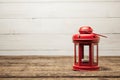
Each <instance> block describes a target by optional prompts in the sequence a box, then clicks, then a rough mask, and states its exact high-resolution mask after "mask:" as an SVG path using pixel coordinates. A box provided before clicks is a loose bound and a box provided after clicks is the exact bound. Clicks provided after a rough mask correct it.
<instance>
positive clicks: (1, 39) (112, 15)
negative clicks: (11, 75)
mask: <svg viewBox="0 0 120 80" xmlns="http://www.w3.org/2000/svg"><path fill="white" fill-rule="evenodd" d="M82 25H89V26H92V27H93V29H94V31H95V32H96V33H102V34H105V35H107V36H108V38H107V39H104V38H101V41H100V52H99V53H100V55H108V56H109V55H119V56H120V47H119V45H120V0H0V55H73V43H72V35H73V34H75V33H77V32H78V29H79V27H80V26H82Z"/></svg>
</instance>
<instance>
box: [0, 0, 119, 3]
mask: <svg viewBox="0 0 120 80" xmlns="http://www.w3.org/2000/svg"><path fill="white" fill-rule="evenodd" d="M61 1H62V2H111V1H114V2H115V1H116V2H119V1H120V0H0V2H1V3H3V2H6V3H8V2H9V3H11V2H28V3H29V2H61Z"/></svg>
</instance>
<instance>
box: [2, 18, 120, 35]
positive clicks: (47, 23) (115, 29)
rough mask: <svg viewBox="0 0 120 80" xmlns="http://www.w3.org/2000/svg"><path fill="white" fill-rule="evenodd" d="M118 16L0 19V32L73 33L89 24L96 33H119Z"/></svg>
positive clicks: (119, 20) (119, 19)
mask: <svg viewBox="0 0 120 80" xmlns="http://www.w3.org/2000/svg"><path fill="white" fill-rule="evenodd" d="M119 22H120V18H96V19H92V18H71V19H65V18H61V19H0V26H1V27H0V34H34V33H35V34H36V33H42V34H44V33H53V34H56V33H60V34H61V33H62V34H63V33H64V34H74V33H77V32H78V29H79V27H80V26H83V25H90V26H92V28H93V29H94V31H95V32H97V33H120V31H119V29H120V27H119V26H120V24H119Z"/></svg>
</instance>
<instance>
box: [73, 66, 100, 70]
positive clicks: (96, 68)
mask: <svg viewBox="0 0 120 80" xmlns="http://www.w3.org/2000/svg"><path fill="white" fill-rule="evenodd" d="M73 70H74V71H80V70H88V71H94V70H99V66H78V65H74V66H73Z"/></svg>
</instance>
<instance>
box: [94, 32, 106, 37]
mask: <svg viewBox="0 0 120 80" xmlns="http://www.w3.org/2000/svg"><path fill="white" fill-rule="evenodd" d="M93 34H96V33H93ZM96 35H98V36H101V37H104V38H108V37H107V36H104V35H101V34H96Z"/></svg>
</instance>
